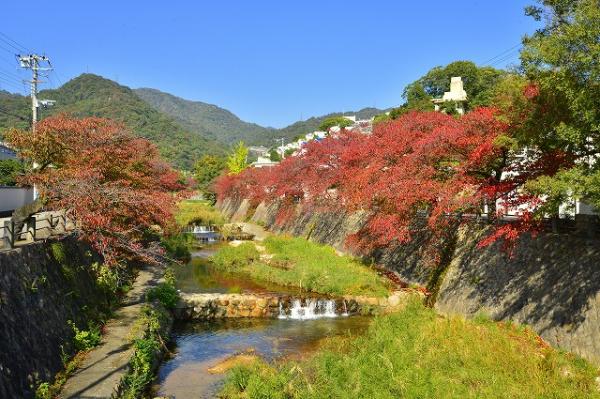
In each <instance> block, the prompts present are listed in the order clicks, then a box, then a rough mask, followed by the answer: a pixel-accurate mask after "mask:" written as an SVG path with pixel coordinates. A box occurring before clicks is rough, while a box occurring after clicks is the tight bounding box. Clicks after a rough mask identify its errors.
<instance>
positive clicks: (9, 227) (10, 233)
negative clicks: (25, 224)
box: [4, 219, 15, 248]
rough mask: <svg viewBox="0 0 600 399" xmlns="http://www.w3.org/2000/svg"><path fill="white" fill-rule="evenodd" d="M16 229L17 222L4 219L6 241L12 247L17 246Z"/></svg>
mask: <svg viewBox="0 0 600 399" xmlns="http://www.w3.org/2000/svg"><path fill="white" fill-rule="evenodd" d="M14 230H15V223H14V222H13V221H12V219H11V220H5V221H4V231H5V233H4V241H6V243H7V244H8V246H9V247H10V248H14V247H15V236H14Z"/></svg>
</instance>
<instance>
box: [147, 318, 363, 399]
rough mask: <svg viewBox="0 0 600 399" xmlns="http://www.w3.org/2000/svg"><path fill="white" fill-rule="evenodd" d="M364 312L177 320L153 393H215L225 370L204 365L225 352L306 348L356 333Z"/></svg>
mask: <svg viewBox="0 0 600 399" xmlns="http://www.w3.org/2000/svg"><path fill="white" fill-rule="evenodd" d="M368 323H369V319H368V318H365V317H338V318H331V319H317V320H306V321H294V320H264V319H238V320H223V321H214V322H204V323H193V324H192V323H185V324H177V325H176V326H175V328H174V331H173V335H172V338H173V340H174V342H175V344H176V347H177V349H176V354H175V356H174V357H173V358H172V359H170V360H168V361H166V362H165V363H163V365H162V366H161V368H160V370H159V375H158V378H159V387H158V389H157V395H165V396H168V395H171V396H174V397H175V398H214V397H215V395H216V393H217V392H218V390H219V389H220V387H221V385H222V382H223V379H224V375H214V374H210V373H209V372H208V368H210V367H212V366H214V365H216V364H217V363H219V362H220V361H222V360H224V359H226V358H227V357H229V356H231V355H233V354H236V353H239V352H243V351H246V350H248V349H249V348H252V349H254V350H255V351H256V354H257V355H259V356H261V357H262V358H264V359H266V360H268V361H273V360H275V359H278V358H281V357H289V356H297V355H298V353H302V354H307V353H310V352H311V351H313V350H314V349H316V347H317V346H318V344H319V342H320V341H321V340H322V339H323V338H325V337H330V336H335V335H342V334H348V333H361V332H362V331H364V330H365V329H366V327H367V326H368Z"/></svg>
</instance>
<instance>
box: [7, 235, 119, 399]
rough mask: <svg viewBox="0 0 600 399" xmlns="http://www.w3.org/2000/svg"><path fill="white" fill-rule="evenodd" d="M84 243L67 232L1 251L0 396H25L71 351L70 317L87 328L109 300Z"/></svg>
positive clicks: (57, 369)
mask: <svg viewBox="0 0 600 399" xmlns="http://www.w3.org/2000/svg"><path fill="white" fill-rule="evenodd" d="M95 260H97V259H95V258H94V256H93V255H92V252H91V251H90V250H89V248H87V247H85V246H83V245H82V244H80V243H79V242H77V241H76V240H75V239H74V238H72V237H67V238H64V239H62V240H61V241H54V242H38V243H34V244H30V245H26V246H23V247H21V248H18V249H14V250H10V251H5V252H0V398H30V397H33V396H34V390H35V386H34V385H35V384H36V383H37V382H38V381H50V380H52V379H53V377H54V375H55V373H56V372H58V371H59V370H61V369H62V367H63V364H62V360H61V355H62V354H63V353H65V354H72V353H73V348H72V338H73V330H72V328H71V327H70V326H69V324H68V323H67V321H68V320H72V321H73V322H74V323H75V324H76V325H78V326H79V327H80V328H86V324H87V320H88V317H93V316H94V315H95V314H97V312H99V311H102V310H104V309H106V308H105V306H106V305H107V304H108V298H107V297H106V296H105V295H104V294H103V292H102V291H101V290H100V289H99V288H98V286H97V285H96V279H95V277H94V276H93V274H92V273H91V272H90V267H89V265H90V264H91V263H92V262H94V261H95Z"/></svg>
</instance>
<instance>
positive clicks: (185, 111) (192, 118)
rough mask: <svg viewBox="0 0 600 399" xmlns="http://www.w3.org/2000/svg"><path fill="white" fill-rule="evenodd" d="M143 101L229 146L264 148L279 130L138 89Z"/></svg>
mask: <svg viewBox="0 0 600 399" xmlns="http://www.w3.org/2000/svg"><path fill="white" fill-rule="evenodd" d="M134 92H135V94H137V95H138V96H139V97H140V98H141V99H142V100H144V101H145V102H147V103H148V104H150V105H151V106H152V107H154V108H155V109H157V110H158V111H160V112H163V113H165V114H167V115H169V116H171V117H172V118H173V119H175V120H176V121H177V122H179V124H180V125H181V126H183V127H185V128H186V129H189V130H190V131H192V132H195V133H198V134H200V135H203V136H206V137H209V138H211V139H213V140H216V141H219V142H221V143H223V144H226V145H231V144H234V143H237V142H238V141H240V140H243V141H245V142H246V143H248V144H262V143H264V142H265V141H266V140H269V139H271V138H272V137H273V134H274V132H275V130H276V129H273V128H267V127H262V126H260V125H257V124H255V123H249V122H244V121H242V120H241V119H240V118H238V117H237V116H236V115H234V114H233V113H232V112H230V111H228V110H226V109H223V108H220V107H217V106H216V105H212V104H207V103H203V102H201V101H189V100H185V99H183V98H180V97H176V96H174V95H172V94H168V93H163V92H161V91H159V90H156V89H148V88H142V89H135V90H134Z"/></svg>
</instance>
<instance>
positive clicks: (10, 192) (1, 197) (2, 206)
mask: <svg viewBox="0 0 600 399" xmlns="http://www.w3.org/2000/svg"><path fill="white" fill-rule="evenodd" d="M30 202H33V189H32V188H21V187H4V186H2V187H0V214H2V213H6V212H12V211H13V210H15V209H17V208H19V207H21V206H23V205H25V204H28V203H30Z"/></svg>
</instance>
